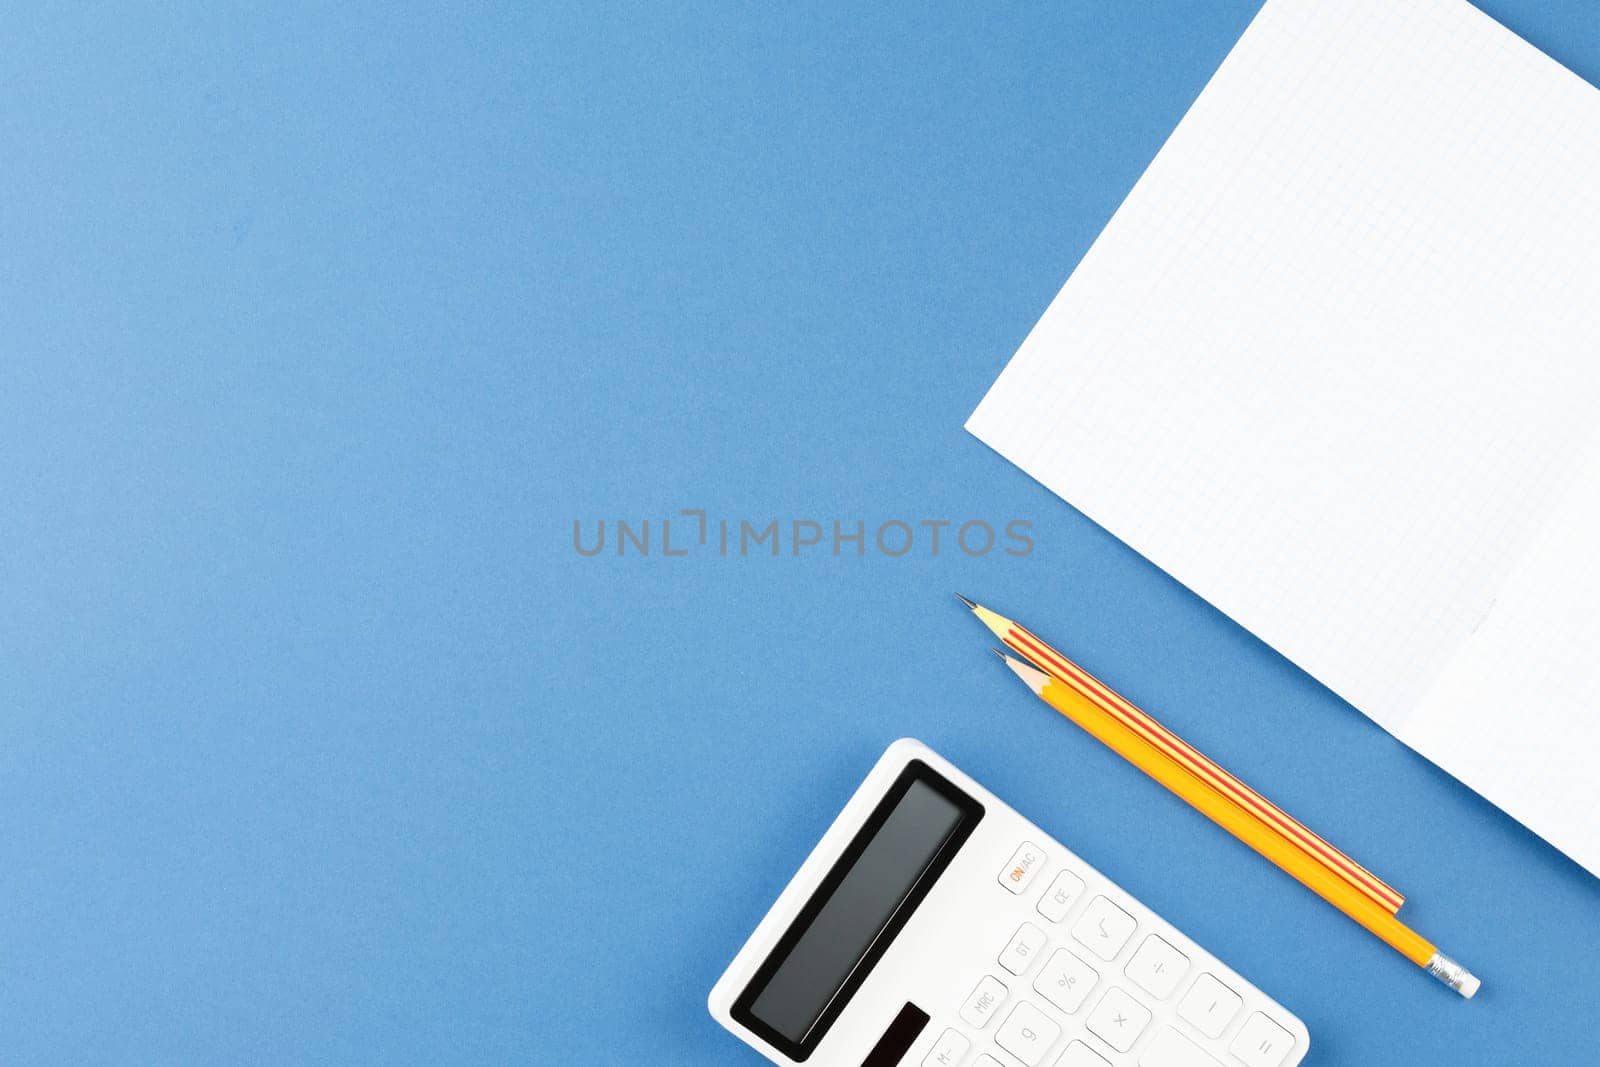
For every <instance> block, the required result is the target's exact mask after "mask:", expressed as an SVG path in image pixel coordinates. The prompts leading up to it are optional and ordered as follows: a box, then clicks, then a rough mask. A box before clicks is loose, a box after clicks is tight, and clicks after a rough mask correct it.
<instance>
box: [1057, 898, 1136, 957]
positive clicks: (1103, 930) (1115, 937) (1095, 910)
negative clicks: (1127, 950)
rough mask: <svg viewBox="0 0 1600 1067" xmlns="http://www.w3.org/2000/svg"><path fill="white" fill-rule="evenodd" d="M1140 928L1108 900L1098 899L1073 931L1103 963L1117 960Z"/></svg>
mask: <svg viewBox="0 0 1600 1067" xmlns="http://www.w3.org/2000/svg"><path fill="white" fill-rule="evenodd" d="M1138 925H1139V924H1138V923H1136V922H1134V921H1133V916H1132V915H1129V914H1128V913H1127V912H1125V911H1123V910H1122V909H1121V908H1119V907H1117V906H1116V905H1115V904H1113V903H1111V901H1109V900H1107V899H1106V898H1105V897H1095V898H1094V899H1093V900H1091V901H1089V906H1088V907H1087V908H1085V909H1083V915H1082V917H1081V918H1079V919H1078V924H1077V925H1076V926H1074V927H1073V928H1072V936H1073V937H1075V938H1077V939H1078V940H1079V941H1080V942H1082V943H1083V944H1084V945H1086V946H1087V947H1088V949H1089V951H1091V952H1093V953H1094V954H1095V955H1096V956H1099V957H1100V958H1101V959H1103V960H1114V959H1116V958H1117V953H1119V952H1121V951H1122V946H1123V945H1126V944H1127V943H1128V938H1130V937H1132V936H1133V931H1134V928H1135V927H1137V926H1138Z"/></svg>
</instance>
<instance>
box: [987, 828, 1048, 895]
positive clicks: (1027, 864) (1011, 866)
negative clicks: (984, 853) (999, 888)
mask: <svg viewBox="0 0 1600 1067" xmlns="http://www.w3.org/2000/svg"><path fill="white" fill-rule="evenodd" d="M1043 867H1044V850H1043V849H1042V848H1040V847H1039V846H1038V845H1036V844H1034V843H1033V842H1032V841H1024V842H1023V843H1022V844H1021V845H1019V846H1018V847H1017V850H1016V851H1015V852H1013V853H1012V854H1011V862H1009V863H1007V864H1006V865H1005V866H1004V867H1002V868H1000V874H999V875H998V878H999V881H1000V884H1001V885H1003V886H1005V887H1006V888H1007V889H1009V890H1011V892H1013V893H1021V892H1022V891H1023V890H1025V889H1027V888H1028V883H1029V882H1032V881H1033V879H1034V876H1035V875H1037V874H1038V873H1039V871H1040V869H1041V868H1043Z"/></svg>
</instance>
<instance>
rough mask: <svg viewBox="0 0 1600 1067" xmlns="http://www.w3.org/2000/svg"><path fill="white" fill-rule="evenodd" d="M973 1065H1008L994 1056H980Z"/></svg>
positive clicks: (980, 1066)
mask: <svg viewBox="0 0 1600 1067" xmlns="http://www.w3.org/2000/svg"><path fill="white" fill-rule="evenodd" d="M972 1067H1006V1065H1005V1064H1003V1063H1001V1062H1000V1061H999V1060H997V1059H995V1058H994V1057H993V1056H979V1057H978V1062H977V1063H975V1064H973V1065H972Z"/></svg>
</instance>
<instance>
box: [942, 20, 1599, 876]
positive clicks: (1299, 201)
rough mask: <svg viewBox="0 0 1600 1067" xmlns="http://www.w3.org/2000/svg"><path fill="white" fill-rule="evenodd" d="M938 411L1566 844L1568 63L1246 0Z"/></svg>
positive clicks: (1576, 769)
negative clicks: (1205, 69)
mask: <svg viewBox="0 0 1600 1067" xmlns="http://www.w3.org/2000/svg"><path fill="white" fill-rule="evenodd" d="M967 428H968V429H969V430H970V431H971V432H972V433H974V434H975V435H977V436H978V437H979V438H980V439H982V440H983V441H984V442H986V443H987V444H989V445H990V446H991V447H993V448H994V449H995V450H996V451H998V452H1000V453H1001V454H1002V455H1004V456H1006V457H1007V458H1008V459H1010V460H1011V461H1012V462H1014V463H1016V464H1017V465H1018V466H1020V467H1022V468H1023V469H1024V470H1026V471H1027V472H1028V473H1029V474H1031V475H1033V476H1034V477H1035V478H1037V479H1039V480H1040V481H1041V482H1043V483H1044V484H1045V485H1046V486H1048V487H1049V488H1050V489H1052V490H1054V491H1055V492H1056V493H1058V494H1059V495H1061V496H1062V497H1064V498H1065V499H1066V500H1068V501H1069V502H1071V503H1072V504H1073V505H1074V506H1076V507H1077V508H1079V509H1080V510H1081V511H1083V512H1084V513H1085V514H1087V515H1088V516H1089V517H1090V518H1092V519H1094V520H1095V521H1096V522H1098V523H1100V524H1101V525H1102V526H1105V527H1106V528H1107V529H1109V530H1110V531H1111V532H1113V533H1114V534H1116V535H1117V536H1118V537H1120V538H1121V539H1122V540H1124V541H1126V542H1127V543H1128V544H1129V545H1131V546H1132V547H1134V548H1135V549H1137V550H1138V551H1139V552H1141V553H1142V554H1144V555H1145V556H1146V557H1148V558H1149V559H1150V560H1152V561H1153V562H1155V563H1156V564H1158V565H1159V566H1161V567H1162V568H1164V569H1165V570H1166V571H1168V572H1169V573H1171V574H1172V575H1173V576H1174V577H1176V578H1177V579H1178V580H1179V581H1181V582H1183V583H1184V584H1185V585H1187V586H1189V587H1190V588H1191V589H1193V590H1194V591H1195V592H1196V593H1198V594H1200V595H1201V596H1203V597H1205V598H1206V599H1207V600H1209V601H1210V602H1211V603H1213V604H1215V605H1216V606H1217V607H1218V608H1220V609H1221V610H1222V611H1224V612H1226V613H1227V614H1228V615H1230V616H1232V617H1233V618H1234V619H1236V620H1237V621H1238V622H1239V623H1241V624H1242V625H1244V626H1245V627H1246V628H1248V629H1249V630H1251V631H1253V632H1254V633H1255V634H1257V635H1258V636H1260V637H1261V638H1262V639H1263V640H1265V641H1266V642H1267V643H1269V644H1270V645H1272V646H1273V647H1275V648H1276V649H1278V650H1279V651H1280V652H1282V653H1283V654H1284V655H1286V656H1287V657H1289V658H1290V659H1291V660H1293V661H1294V662H1296V663H1298V664H1299V665H1300V666H1301V667H1303V668H1304V669H1306V670H1307V671H1309V672H1310V673H1311V674H1312V675H1314V676H1315V677H1317V678H1318V679H1320V680H1321V681H1322V682H1323V683H1324V684H1326V685H1327V686H1329V687H1330V688H1331V689H1333V690H1334V691H1335V692H1337V693H1339V694H1340V695H1342V696H1343V697H1345V698H1346V699H1348V700H1349V701H1350V702H1351V703H1352V704H1354V705H1355V706H1356V707H1358V708H1360V709H1361V710H1363V711H1364V712H1366V713H1367V714H1368V715H1370V716H1371V717H1372V718H1374V719H1375V720H1377V721H1378V722H1379V723H1381V724H1382V725H1383V726H1385V727H1386V728H1388V729H1389V730H1390V731H1392V732H1393V733H1394V734H1396V735H1397V736H1398V737H1400V738H1401V739H1402V740H1404V741H1406V742H1407V743H1409V744H1410V745H1412V746H1413V747H1414V748H1416V749H1417V750H1418V751H1419V752H1421V753H1423V754H1424V755H1426V756H1428V757H1429V758H1431V759H1433V760H1434V761H1435V762H1437V763H1438V764H1439V765H1440V766H1442V767H1444V768H1445V769H1446V770H1448V771H1450V772H1452V773H1453V774H1455V775H1456V776H1457V777H1459V778H1460V779H1462V780H1463V781H1465V782H1466V783H1467V784H1469V785H1471V786H1472V787H1474V788H1475V789H1477V790H1479V791H1480V792H1482V793H1483V794H1484V795H1485V796H1487V797H1488V798H1489V799H1491V800H1493V801H1494V802H1495V803H1497V804H1498V805H1500V806H1501V807H1502V808H1504V809H1505V810H1506V811H1507V812H1509V813H1510V814H1512V815H1513V816H1515V817H1517V818H1518V819H1520V820H1522V821H1523V822H1524V823H1525V824H1526V825H1528V826H1529V827H1530V828H1531V829H1533V830H1534V831H1536V832H1537V833H1539V834H1541V835H1543V836H1544V837H1545V838H1546V839H1547V840H1549V841H1550V842H1551V843H1553V844H1554V845H1556V846H1557V847H1558V848H1561V849H1562V850H1564V851H1565V852H1567V853H1568V854H1569V855H1570V856H1572V857H1573V858H1574V859H1576V860H1577V861H1578V862H1580V863H1582V864H1583V865H1585V866H1586V867H1588V868H1589V869H1590V870H1591V871H1595V872H1600V789H1597V787H1596V785H1595V778H1594V773H1593V771H1592V769H1591V768H1592V765H1593V764H1594V762H1595V760H1596V757H1597V756H1600V607H1597V605H1600V563H1597V561H1596V559H1595V556H1596V554H1597V552H1600V442H1597V439H1596V438H1597V429H1600V91H1597V90H1596V89H1594V88H1593V87H1592V86H1590V85H1588V84H1587V83H1585V82H1584V81H1582V80H1581V79H1579V78H1578V77H1577V76H1576V75H1574V74H1572V73H1571V72H1569V71H1567V70H1565V69H1564V68H1562V67H1561V66H1559V65H1558V64H1557V63H1555V62H1554V61H1553V60H1551V59H1549V58H1548V57H1546V56H1544V55H1543V54H1541V53H1540V52H1538V51H1537V50H1536V49H1534V48H1533V47H1532V46H1530V45H1528V44H1527V43H1525V42H1524V41H1522V40H1520V39H1519V38H1517V37H1516V36H1515V35H1513V34H1512V33H1510V32H1509V31H1508V30H1506V29H1505V28H1503V27H1501V26H1500V25H1498V24H1497V23H1495V22H1494V21H1492V20H1491V19H1489V18H1488V17H1487V16H1485V15H1484V14H1482V13H1481V12H1479V11H1477V10H1476V9H1475V8H1473V7H1471V6H1469V5H1468V4H1466V3H1464V2H1462V0H1408V2H1406V3H1403V4H1397V3H1394V2H1393V0H1340V2H1338V3H1329V2H1324V0H1269V2H1268V3H1267V4H1266V6H1265V7H1264V8H1263V9H1262V11H1261V13H1260V14H1259V15H1258V16H1257V17H1256V19H1255V21H1254V22H1253V23H1252V24H1251V25H1250V28H1249V29H1248V31H1246V33H1245V35H1244V36H1243V38H1242V39H1241V40H1240V41H1239V43H1238V44H1237V45H1236V46H1235V47H1234V49H1233V51H1232V52H1231V53H1230V54H1229V56H1228V58H1227V60H1226V61H1225V62H1224V63H1223V65H1222V67H1221V68H1220V69H1219V70H1218V71H1217V73H1216V75H1215V76H1214V77H1213V78H1212V80H1211V82H1210V84H1208V85H1207V86H1206V88H1205V91H1204V92H1203V93H1202V94H1201V96H1200V98H1199V99H1198V100H1196V102H1195V103H1194V105H1193V107H1192V108H1191V109H1190V110H1189V113H1188V114H1187V115H1186V116H1185V118H1184V119H1183V121H1182V123H1181V124H1180V125H1179V126H1178V128H1177V130H1176V131H1175V132H1174V133H1173V134H1172V136H1171V138H1170V139H1169V140H1168V141H1167V143H1166V145H1165V146H1164V147H1163V148H1162V149H1161V152H1160V153H1159V154H1158V155H1157V157H1156V158H1155V160H1154V162H1152V163H1151V164H1150V167H1149V169H1148V170H1146V172H1145V173H1144V176H1143V177H1142V178H1140V179H1139V182H1138V184H1137V185H1136V186H1135V187H1134V189H1133V191H1132V192H1131V193H1130V194H1129V195H1128V198H1127V200H1126V201H1125V202H1124V203H1123V205H1122V207H1121V208H1120V209H1119V210H1118V211H1117V213H1116V215H1115V217H1114V218H1113V219H1112V220H1111V222H1110V223H1109V224H1108V225H1107V226H1106V228H1105V231H1104V232H1103V233H1102V234H1101V235H1100V237H1099V239H1098V240H1097V241H1096V242H1095V244H1094V245H1093V247H1092V248H1091V249H1090V251H1089V252H1088V254H1087V255H1086V256H1085V257H1084V258H1083V261H1082V262H1081V263H1080V264H1079V265H1078V268H1077V270H1076V271H1075V272H1074V273H1073V274H1072V276H1071V278H1069V279H1068V281H1067V283H1066V285H1065V286H1063V287H1062V289H1061V292H1060V293H1059V294H1058V295H1057V296H1056V298H1055V300H1054V301H1052V303H1051V305H1050V307H1049V309H1048V310H1047V311H1046V312H1045V315H1044V317H1043V318H1042V319H1040V321H1039V323H1038V325H1036V326H1035V327H1034V328H1033V331H1032V332H1031V333H1030V334H1029V336H1028V338H1027V340H1026V341H1025V342H1024V343H1023V345H1022V347H1021V349H1020V350H1018V352H1017V354H1016V356H1015V357H1014V358H1013V359H1012V360H1011V363H1010V364H1009V365H1008V366H1007V367H1006V369H1005V372H1004V373H1003V374H1002V375H1001V376H1000V378H999V379H998V380H997V381H996V382H995V384H994V386H993V387H992V388H991V389H990V391H989V393H988V395H987V396H986V397H984V400H983V402H982V404H981V405H979V407H978V409H977V411H975V412H974V413H973V415H972V417H971V419H970V420H969V421H968V423H967Z"/></svg>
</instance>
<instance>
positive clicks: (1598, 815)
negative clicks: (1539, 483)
mask: <svg viewBox="0 0 1600 1067" xmlns="http://www.w3.org/2000/svg"><path fill="white" fill-rule="evenodd" d="M1597 543H1600V453H1596V454H1593V455H1591V456H1590V457H1589V459H1588V461H1587V462H1586V463H1585V465H1584V467H1583V469H1582V470H1581V472H1580V475H1579V477H1578V478H1576V479H1574V481H1573V484H1572V486H1571V487H1570V488H1569V489H1568V491H1567V492H1566V494H1565V495H1564V497H1563V498H1562V500H1561V503H1560V504H1559V505H1558V506H1557V507H1556V509H1555V511H1553V512H1552V513H1551V514H1550V516H1549V521H1548V522H1547V523H1546V525H1545V528H1544V530H1543V531H1542V532H1541V534H1540V536H1539V538H1538V540H1537V541H1536V542H1535V543H1534V545H1533V546H1532V548H1531V550H1530V551H1529V552H1528V553H1527V554H1526V555H1525V556H1524V557H1523V559H1522V560H1521V562H1519V563H1518V565H1517V567H1516V569H1515V570H1514V571H1513V572H1512V574H1511V576H1510V578H1509V579H1508V580H1507V581H1506V583H1505V586H1504V588H1502V589H1501V591H1500V594H1499V596H1497V597H1496V598H1495V602H1494V605H1493V606H1492V607H1491V608H1490V609H1489V613H1488V615H1487V616H1485V618H1484V620H1483V622H1482V623H1481V624H1480V625H1479V626H1478V628H1477V630H1475V631H1474V632H1473V634H1472V636H1471V637H1470V638H1468V639H1467V641H1466V643H1465V644H1464V645H1463V646H1462V648H1461V650H1460V651H1459V652H1458V653H1457V654H1456V657H1455V661H1454V662H1453V663H1452V664H1451V665H1450V667H1449V668H1447V669H1446V670H1445V672H1444V674H1443V675H1442V676H1441V677H1440V679H1439V681H1438V683H1436V684H1435V685H1434V687H1433V689H1432V690H1431V691H1430V692H1429V693H1428V695H1427V697H1426V698H1424V700H1423V702H1422V704H1421V706H1420V707H1419V708H1417V710H1416V711H1415V712H1413V713H1412V715H1411V716H1410V717H1409V718H1408V720H1407V722H1406V723H1405V725H1404V726H1403V727H1402V728H1401V729H1400V730H1398V731H1396V733H1397V735H1398V736H1399V737H1400V739H1401V740H1402V741H1404V742H1406V744H1408V745H1410V746H1412V747H1413V748H1415V749H1416V750H1417V751H1419V752H1424V753H1426V754H1427V755H1428V757H1429V758H1430V759H1432V760H1433V761H1434V762H1435V763H1438V764H1439V765H1440V766H1442V767H1445V768H1447V769H1448V770H1449V771H1450V773H1452V774H1454V775H1455V776H1456V777H1457V778H1459V779H1461V780H1462V781H1463V782H1465V783H1466V784H1467V785H1470V786H1471V787H1472V788H1474V789H1476V790H1477V791H1478V792H1480V793H1482V794H1483V795H1484V796H1487V797H1493V798H1496V799H1497V803H1499V804H1500V806H1501V807H1503V808H1504V809H1505V810H1506V812H1507V814H1509V815H1511V816H1513V817H1514V818H1516V819H1519V820H1521V821H1522V822H1523V823H1525V824H1526V825H1527V826H1528V827H1529V828H1530V829H1533V830H1535V831H1537V832H1538V833H1539V834H1540V835H1541V836H1542V837H1544V839H1545V840H1547V841H1549V842H1550V843H1551V844H1553V845H1555V846H1556V847H1557V848H1559V849H1561V850H1562V851H1563V852H1565V853H1566V854H1567V855H1569V856H1571V857H1572V858H1573V859H1575V860H1577V861H1578V862H1579V863H1581V864H1582V865H1583V866H1585V867H1587V868H1588V869H1589V870H1591V871H1596V872H1600V794H1597V793H1596V791H1595V788H1594V761H1595V752H1596V750H1597V749H1600V717H1597V716H1596V714H1595V706H1596V702H1597V699H1600V698H1597V696H1596V694H1600V559H1597V558H1596V554H1595V549H1596V546H1597Z"/></svg>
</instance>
